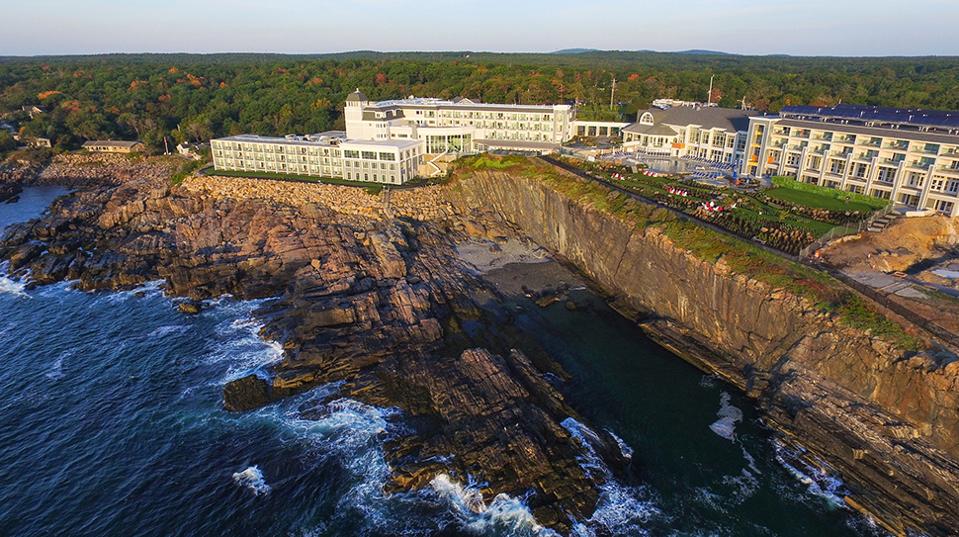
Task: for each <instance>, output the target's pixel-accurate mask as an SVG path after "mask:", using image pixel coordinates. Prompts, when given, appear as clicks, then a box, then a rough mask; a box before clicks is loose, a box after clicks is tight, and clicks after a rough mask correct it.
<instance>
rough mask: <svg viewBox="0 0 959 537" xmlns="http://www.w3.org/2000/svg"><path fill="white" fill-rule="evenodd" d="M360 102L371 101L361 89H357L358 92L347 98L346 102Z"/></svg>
mask: <svg viewBox="0 0 959 537" xmlns="http://www.w3.org/2000/svg"><path fill="white" fill-rule="evenodd" d="M359 101H369V99H367V98H366V94H364V93H363V92H362V91H360V88H356V91H354V92H353V93H351V94H349V95H347V96H346V102H348V103H351V102H359Z"/></svg>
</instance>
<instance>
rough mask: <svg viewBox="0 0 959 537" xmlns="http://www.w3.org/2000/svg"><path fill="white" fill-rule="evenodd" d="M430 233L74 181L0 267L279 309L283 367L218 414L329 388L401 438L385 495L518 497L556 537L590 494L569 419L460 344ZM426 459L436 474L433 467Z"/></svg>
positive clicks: (519, 375)
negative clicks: (156, 286) (386, 411)
mask: <svg viewBox="0 0 959 537" xmlns="http://www.w3.org/2000/svg"><path fill="white" fill-rule="evenodd" d="M456 233H457V232H455V231H453V230H451V229H450V228H448V227H445V226H444V225H443V224H441V223H435V224H426V223H421V222H414V221H407V220H376V219H370V218H364V217H361V216H357V215H352V216H351V215H346V214H343V213H337V212H334V211H332V210H331V209H329V208H328V207H326V206H324V205H321V204H314V203H305V204H301V205H296V206H293V205H287V204H282V203H277V202H275V201H270V200H267V199H242V200H238V199H233V198H227V197H222V198H220V197H217V198H215V197H212V196H205V195H202V194H197V193H196V192H190V191H187V190H185V189H179V188H171V187H169V186H167V185H166V184H165V182H162V181H155V180H149V179H142V180H127V181H121V182H119V184H115V183H114V182H113V181H109V182H107V183H105V184H103V185H100V186H96V187H91V186H87V187H85V188H83V189H81V190H80V191H79V192H77V193H75V194H74V195H72V196H68V197H65V198H62V199H60V200H58V201H57V202H55V203H54V205H53V206H52V208H51V210H50V211H49V214H48V215H46V216H44V217H43V218H41V219H39V220H36V221H33V222H29V223H26V224H23V225H19V226H17V227H15V228H13V229H12V230H11V231H10V233H9V234H8V235H7V236H6V238H5V239H4V240H3V241H2V242H0V258H5V259H9V260H10V265H9V267H10V270H14V271H23V270H29V271H30V273H31V275H32V278H33V279H34V281H35V282H36V283H37V284H42V283H47V282H53V281H57V280H63V279H73V280H76V281H77V286H78V287H80V288H83V289H91V290H92V289H120V288H129V287H131V286H135V285H137V284H140V283H144V282H147V281H151V280H156V279H163V280H165V282H166V286H167V290H168V292H170V293H172V294H174V295H179V296H184V297H188V298H189V299H190V301H189V302H183V303H181V305H180V307H181V309H183V310H184V311H185V312H186V313H193V312H194V311H195V308H194V307H193V305H195V302H194V301H196V300H200V299H204V298H208V297H214V296H219V295H222V294H226V293H229V294H232V295H234V296H237V297H240V298H264V297H278V298H276V299H275V300H271V301H269V302H268V303H267V304H268V305H266V306H264V307H263V309H262V310H261V311H260V312H258V315H259V316H260V317H261V318H262V319H263V320H264V321H265V327H264V329H263V335H264V336H265V337H267V338H270V339H274V340H276V341H279V342H281V343H282V345H283V349H284V353H285V357H284V360H282V361H280V362H278V363H276V364H274V365H273V366H271V367H268V368H266V369H265V370H263V371H258V372H256V373H255V374H251V375H248V376H246V377H243V378H241V379H238V380H235V381H233V382H230V383H229V384H227V385H226V386H225V387H224V405H225V406H226V408H227V409H229V410H235V411H242V410H249V409H253V408H257V407H259V406H262V405H265V404H269V403H270V402H272V401H275V400H277V399H278V398H281V397H286V396H289V395H292V394H295V393H299V392H302V391H304V390H307V389H309V388H312V387H315V386H318V385H322V384H327V383H331V382H338V383H339V384H340V386H341V388H340V395H341V396H344V397H350V398H354V399H357V400H360V401H364V402H367V403H370V404H375V405H380V406H389V407H397V408H400V409H401V410H403V411H404V414H403V415H404V417H405V418H406V419H408V420H409V422H410V428H411V429H412V431H413V434H411V435H408V436H405V437H403V438H401V439H399V440H397V441H396V442H394V443H392V444H391V445H390V446H388V449H387V457H388V459H389V460H390V461H391V463H392V464H393V467H394V469H395V476H394V483H393V485H392V486H393V487H395V488H399V489H407V488H418V487H423V486H427V485H428V484H429V483H430V480H431V479H433V478H434V477H435V476H436V475H438V474H439V473H447V474H450V475H451V476H453V478H454V479H458V480H462V481H465V480H466V479H467V476H475V477H479V478H481V479H482V480H483V481H484V482H486V483H488V486H487V488H486V489H485V490H484V493H486V494H488V495H490V496H492V495H495V494H498V493H501V492H505V493H510V494H524V493H526V492H528V491H534V495H533V496H532V498H531V500H530V501H531V507H532V508H533V513H534V515H535V516H536V517H537V519H538V520H539V521H540V522H541V523H543V524H547V525H549V526H551V527H554V528H557V529H560V530H563V529H566V528H567V524H568V523H569V520H570V517H571V516H572V517H576V518H580V519H582V518H586V517H588V516H589V515H590V514H591V513H592V511H593V509H594V508H595V503H596V500H597V497H598V493H597V486H598V484H597V483H595V482H594V481H593V478H592V477H589V476H587V475H585V473H584V472H583V470H582V469H581V468H580V467H579V465H578V463H577V455H578V454H580V453H581V446H579V445H578V444H577V443H576V441H575V439H573V438H572V437H571V436H570V435H569V434H568V433H567V431H566V430H565V429H564V428H563V427H562V426H561V425H560V423H561V422H562V421H563V420H564V419H566V418H567V417H569V416H571V415H574V413H573V411H572V409H570V408H568V407H567V405H566V404H565V402H564V401H563V398H562V396H561V395H560V394H559V392H558V391H556V390H555V389H554V388H553V387H552V386H551V385H549V384H548V383H547V382H546V381H545V380H543V377H542V374H541V373H540V372H539V370H538V369H537V368H536V367H535V366H534V365H533V364H532V363H531V362H530V361H529V360H527V359H526V357H525V356H524V355H523V354H522V353H521V352H519V351H509V349H508V347H507V346H505V344H500V345H499V348H498V349H499V350H498V351H497V352H491V351H488V350H486V349H482V348H477V347H478V346H479V345H482V344H485V343H487V342H488V341H489V340H492V339H495V338H486V337H482V336H479V337H474V336H469V335H467V334H463V333H462V332H461V331H460V330H459V329H458V327H459V326H462V325H463V324H464V323H465V322H467V321H476V322H479V324H482V322H481V321H480V319H481V317H483V315H484V314H483V312H482V310H481V309H480V308H479V307H477V305H476V304H475V303H474V301H473V299H472V298H471V296H472V295H471V293H472V292H474V291H475V290H477V289H482V288H484V287H485V284H484V283H482V282H481V281H479V280H477V279H476V278H475V277H474V276H472V275H471V272H470V271H469V270H467V269H466V267H465V266H464V265H463V262H462V261H461V260H460V259H459V257H458V256H457V255H456V252H455V250H454V245H453V243H452V241H451V237H452V236H455V235H456ZM438 461H443V463H442V464H440V463H439V462H438Z"/></svg>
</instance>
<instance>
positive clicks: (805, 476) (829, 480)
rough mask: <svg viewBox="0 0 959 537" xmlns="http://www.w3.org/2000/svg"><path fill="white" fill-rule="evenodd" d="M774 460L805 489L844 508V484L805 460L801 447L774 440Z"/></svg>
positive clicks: (829, 502) (832, 504) (831, 504)
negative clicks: (792, 446)
mask: <svg viewBox="0 0 959 537" xmlns="http://www.w3.org/2000/svg"><path fill="white" fill-rule="evenodd" d="M773 445H774V447H775V450H776V461H777V462H779V464H781V465H782V466H783V468H785V469H786V470H787V471H788V472H789V473H790V474H791V475H792V476H793V477H794V478H796V480H797V481H799V482H800V483H802V484H803V485H805V486H806V491H807V492H808V493H810V494H812V495H813V496H818V497H820V498H822V499H824V500H826V502H827V503H828V504H829V505H830V506H832V507H841V508H845V506H846V502H844V501H843V496H845V495H846V490H845V485H844V484H843V482H842V480H841V479H839V478H838V477H836V476H834V475H832V474H830V473H828V472H826V471H825V470H823V469H822V468H817V467H815V466H813V465H811V464H809V463H808V462H806V461H805V460H803V455H804V454H805V451H804V450H803V449H802V448H798V447H796V448H790V447H787V446H785V445H784V444H782V443H781V442H774V444H773Z"/></svg>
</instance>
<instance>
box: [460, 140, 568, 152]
mask: <svg viewBox="0 0 959 537" xmlns="http://www.w3.org/2000/svg"><path fill="white" fill-rule="evenodd" d="M473 141H474V142H476V143H477V144H478V145H483V146H486V147H493V148H501V149H530V150H544V149H559V148H560V147H561V146H560V144H556V143H552V142H536V141H532V140H492V139H487V140H473Z"/></svg>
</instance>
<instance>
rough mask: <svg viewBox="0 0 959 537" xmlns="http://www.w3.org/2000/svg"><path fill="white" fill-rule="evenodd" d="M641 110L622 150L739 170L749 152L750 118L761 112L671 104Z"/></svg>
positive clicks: (675, 102) (627, 129) (628, 128)
mask: <svg viewBox="0 0 959 537" xmlns="http://www.w3.org/2000/svg"><path fill="white" fill-rule="evenodd" d="M668 103H670V104H668V105H666V106H664V107H663V108H650V109H647V110H641V111H639V112H638V113H637V114H636V118H637V121H636V123H633V124H631V125H629V126H628V127H626V128H624V129H623V149H624V150H626V151H632V152H638V153H644V154H649V155H663V156H669V157H676V158H682V157H695V158H700V159H703V160H709V161H712V162H718V163H723V164H729V165H734V166H738V165H739V163H740V162H741V161H742V159H743V158H744V154H745V151H746V131H747V130H748V129H749V118H750V117H753V116H756V115H758V114H759V112H753V111H749V110H739V109H736V108H720V107H718V106H705V105H702V104H700V103H686V102H681V101H668Z"/></svg>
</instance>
